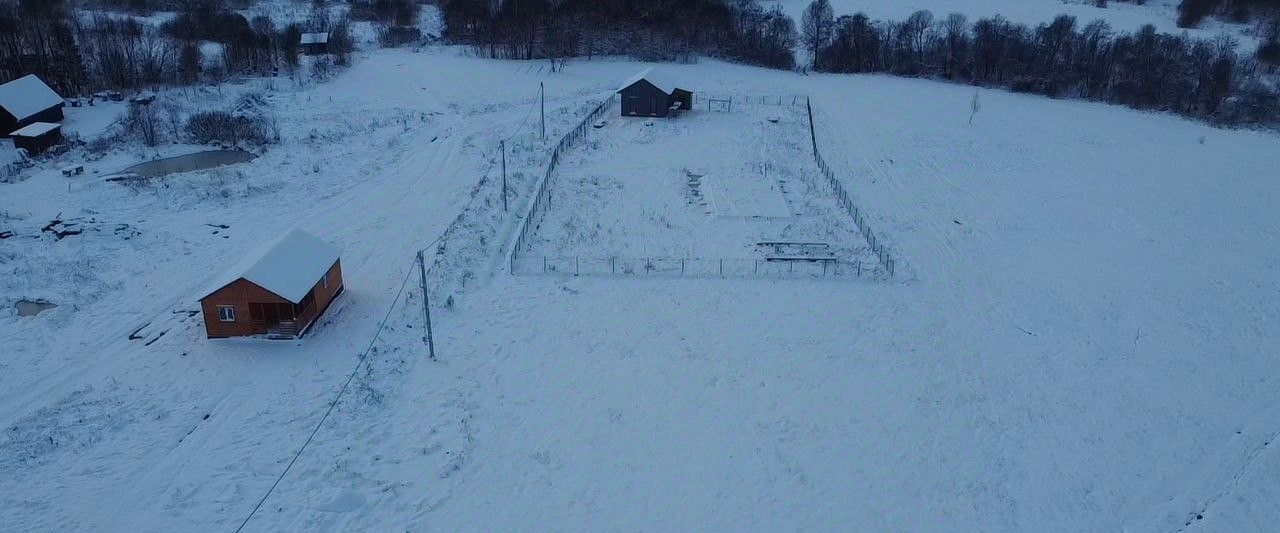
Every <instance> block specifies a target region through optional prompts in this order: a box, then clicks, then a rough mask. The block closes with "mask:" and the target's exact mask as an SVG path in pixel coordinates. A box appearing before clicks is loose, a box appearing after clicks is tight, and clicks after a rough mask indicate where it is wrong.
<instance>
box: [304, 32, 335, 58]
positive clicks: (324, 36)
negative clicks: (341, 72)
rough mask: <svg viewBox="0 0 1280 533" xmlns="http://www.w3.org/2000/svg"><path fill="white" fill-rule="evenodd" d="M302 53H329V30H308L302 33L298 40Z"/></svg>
mask: <svg viewBox="0 0 1280 533" xmlns="http://www.w3.org/2000/svg"><path fill="white" fill-rule="evenodd" d="M298 44H299V46H301V47H302V53H304V54H307V55H317V54H327V53H329V32H310V33H304V34H302V37H300V38H299V40H298Z"/></svg>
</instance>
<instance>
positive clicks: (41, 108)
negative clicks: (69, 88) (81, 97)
mask: <svg viewBox="0 0 1280 533" xmlns="http://www.w3.org/2000/svg"><path fill="white" fill-rule="evenodd" d="M62 106H63V101H62V97H61V96H58V93H56V92H53V89H50V88H49V86H48V85H45V83H44V81H41V80H40V78H39V77H37V76H36V75H35V74H28V75H26V76H23V77H21V78H18V79H16V80H13V81H11V82H9V83H6V84H3V85H0V135H5V136H7V135H9V134H10V132H13V131H16V130H18V129H20V128H23V127H26V126H29V125H31V124H34V123H36V122H61V121H62Z"/></svg>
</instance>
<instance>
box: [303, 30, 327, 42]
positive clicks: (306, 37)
mask: <svg viewBox="0 0 1280 533" xmlns="http://www.w3.org/2000/svg"><path fill="white" fill-rule="evenodd" d="M328 42H329V34H328V33H327V32H319V33H304V34H302V44H325V43H328Z"/></svg>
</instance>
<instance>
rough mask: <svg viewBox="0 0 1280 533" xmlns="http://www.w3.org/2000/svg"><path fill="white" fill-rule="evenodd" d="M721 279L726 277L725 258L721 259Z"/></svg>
mask: <svg viewBox="0 0 1280 533" xmlns="http://www.w3.org/2000/svg"><path fill="white" fill-rule="evenodd" d="M720 277H722V278H723V277H724V258H723V257H721V258H720Z"/></svg>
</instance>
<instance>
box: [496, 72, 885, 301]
mask: <svg viewBox="0 0 1280 533" xmlns="http://www.w3.org/2000/svg"><path fill="white" fill-rule="evenodd" d="M710 96H711V97H712V98H718V99H725V100H729V101H730V102H732V103H738V104H758V105H775V106H799V105H800V104H801V103H803V104H804V105H805V107H806V109H807V110H808V116H809V133H810V140H811V142H812V146H813V153H814V158H815V159H816V160H817V162H818V166H819V168H821V169H822V171H823V175H824V176H826V178H827V182H828V183H829V184H830V185H831V186H832V189H833V190H834V191H835V195H836V198H837V200H838V201H839V203H840V205H841V206H842V207H844V209H845V210H846V212H848V213H849V215H850V216H852V217H853V219H854V221H855V222H856V223H857V225H858V229H859V231H860V232H861V233H862V236H863V237H864V238H865V239H866V240H867V243H868V244H870V245H871V250H872V252H874V253H875V254H876V258H877V260H878V261H879V264H880V266H881V269H877V268H875V266H876V265H871V264H866V263H864V262H862V261H859V260H853V261H841V260H827V259H814V260H803V261H776V260H775V261H770V260H769V259H767V258H706V257H685V258H670V257H645V258H623V257H607V258H601V257H582V256H543V255H528V254H526V248H528V246H529V239H530V237H531V236H532V235H533V234H534V233H535V232H536V231H537V230H538V229H539V227H540V226H541V224H542V218H543V215H544V213H545V212H546V210H547V209H548V208H549V207H550V205H551V202H552V194H551V190H552V180H553V179H554V175H555V171H556V169H557V168H558V167H559V165H560V157H561V156H562V155H563V154H564V153H565V152H567V151H568V150H570V149H571V148H573V147H575V146H577V145H578V143H580V142H581V141H582V140H583V139H584V138H585V137H586V136H587V133H588V132H590V129H591V128H592V127H593V124H594V122H595V121H596V120H597V119H599V118H600V116H601V115H603V114H604V113H605V112H606V111H608V110H609V109H610V108H611V107H612V104H613V102H614V99H615V98H616V95H613V94H611V95H609V96H608V97H607V98H605V99H604V100H602V101H601V102H600V103H599V104H597V105H596V107H595V108H594V109H593V110H592V111H591V112H590V113H588V114H587V115H586V116H585V117H583V119H582V121H581V122H580V123H579V124H578V125H577V127H575V128H574V129H573V130H571V131H570V132H568V133H566V134H565V135H564V137H562V138H561V139H560V141H559V142H558V143H557V144H556V147H555V149H553V150H552V151H551V156H550V157H549V159H548V163H547V169H546V171H545V173H544V174H543V176H542V177H541V179H540V180H539V182H538V185H537V193H536V194H535V196H534V198H533V201H532V202H530V206H529V208H528V212H527V213H526V215H525V217H524V220H523V221H522V222H521V226H520V231H519V233H518V234H517V236H516V239H515V243H514V245H513V246H512V248H511V255H510V258H509V271H510V273H511V274H513V275H559V276H635V277H680V278H693V277H697V278H819V279H824V278H825V279H839V278H845V279H852V278H863V277H879V273H880V272H884V273H886V274H887V275H888V277H890V278H892V277H893V275H894V266H895V265H894V260H893V258H892V257H891V256H890V255H889V252H888V250H887V249H886V248H885V247H884V246H883V245H881V244H880V242H879V240H878V238H877V237H876V235H875V233H874V232H873V231H871V229H870V226H869V225H868V224H867V221H866V218H865V217H864V216H863V215H862V213H861V211H859V210H858V208H857V206H855V205H854V204H853V202H852V201H851V200H850V197H849V194H848V193H847V192H845V190H844V188H843V187H842V186H841V185H840V183H839V182H838V181H836V179H835V174H834V173H833V172H832V171H831V169H830V167H828V166H827V164H826V162H825V160H824V159H823V158H822V155H821V154H820V153H819V152H818V142H817V133H816V129H815V127H814V122H813V108H812V105H811V104H810V102H809V97H808V96H805V95H792V96H749V95H727V96H720V95H710ZM706 97H708V95H707V94H706V93H696V94H695V99H699V98H706Z"/></svg>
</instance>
